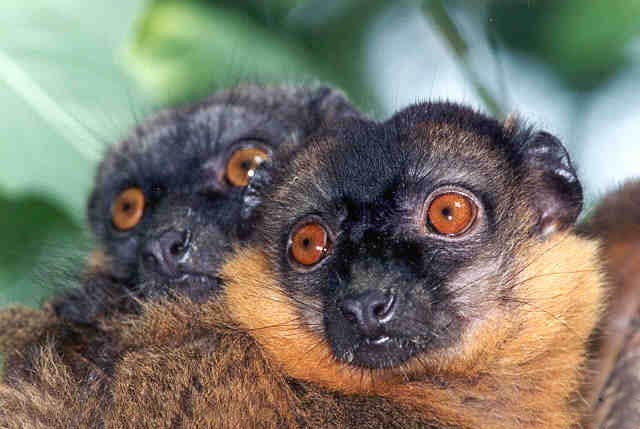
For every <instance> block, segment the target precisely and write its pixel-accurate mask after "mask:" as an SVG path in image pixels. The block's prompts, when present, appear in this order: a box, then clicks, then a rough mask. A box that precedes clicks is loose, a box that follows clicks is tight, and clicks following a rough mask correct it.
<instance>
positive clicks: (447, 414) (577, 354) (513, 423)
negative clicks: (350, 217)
mask: <svg viewBox="0 0 640 429" xmlns="http://www.w3.org/2000/svg"><path fill="white" fill-rule="evenodd" d="M597 253H598V249H597V245H596V243H595V242H591V241H588V240H585V239H581V238H578V237H577V236H575V235H573V234H563V235H557V236H555V237H553V238H552V239H550V240H548V241H546V242H531V243H529V245H527V246H523V247H521V249H520V251H519V255H520V264H521V266H520V269H519V270H518V273H519V275H518V280H517V281H516V285H517V286H516V289H515V292H516V293H515V296H516V297H515V299H514V300H513V301H514V302H505V303H504V305H503V306H502V307H501V309H500V310H499V311H497V312H496V313H495V314H493V315H492V317H490V318H489V320H490V321H489V322H487V323H485V324H484V325H483V326H475V327H473V328H472V329H470V330H469V332H468V333H467V335H466V337H465V339H464V340H463V341H462V344H461V345H460V346H459V347H457V348H456V349H455V350H452V351H451V352H450V353H446V354H441V355H434V356H424V357H417V358H414V359H413V360H412V361H409V363H407V364H405V365H403V366H402V367H399V368H396V369H390V370H374V371H367V370H360V369H358V368H354V367H350V366H347V365H345V364H343V363H339V362H337V361H336V360H335V359H333V358H332V357H331V353H330V350H329V348H328V346H327V345H326V343H325V342H324V341H323V339H322V338H320V337H318V336H317V334H315V333H313V332H311V331H310V330H308V329H306V328H305V327H303V326H300V324H299V323H298V321H299V316H298V315H297V314H296V313H295V310H293V309H294V308H296V307H295V305H294V304H293V303H292V302H291V301H289V298H288V297H287V295H286V294H285V293H284V292H283V291H282V290H281V289H280V288H279V286H278V283H277V281H276V279H275V278H274V274H273V273H272V271H271V269H270V268H269V265H268V262H267V260H266V258H265V255H264V254H263V253H261V252H260V251H258V250H244V251H240V252H238V253H237V255H236V256H235V257H234V258H231V259H230V260H229V261H228V263H227V264H226V265H225V266H224V267H223V269H222V275H223V277H224V278H225V279H226V281H227V282H228V286H227V288H226V292H225V294H226V301H227V305H228V307H229V309H230V311H231V313H232V316H233V318H234V319H235V320H237V321H238V322H239V323H241V325H242V326H243V327H244V328H245V329H246V330H248V331H249V332H250V333H251V335H252V336H253V337H254V338H255V339H256V340H257V342H258V343H259V344H260V345H261V346H262V347H264V349H265V350H266V352H267V353H268V355H269V357H270V358H271V359H272V360H273V362H275V363H277V364H279V365H280V366H281V367H282V369H283V370H284V371H285V372H286V373H287V374H290V375H291V376H293V377H294V378H297V379H300V380H304V381H309V382H312V383H317V384H319V385H320V386H324V387H326V388H329V389H336V390H338V391H341V392H346V393H365V394H376V395H380V396H382V397H386V398H391V399H393V400H398V401H400V402H402V403H404V404H407V405H411V406H413V407H416V408H417V409H419V410H422V412H423V413H424V415H425V416H426V417H428V418H432V419H435V420H437V421H438V422H439V423H441V424H442V425H444V426H447V427H450V426H456V427H463V428H474V429H480V428H493V429H499V428H504V429H507V428H510V429H512V428H567V427H570V426H571V425H572V424H574V423H576V421H577V419H578V415H577V409H578V408H579V407H576V405H575V404H574V403H572V402H574V401H575V399H576V398H575V396H574V395H575V393H576V391H577V387H578V384H579V381H580V377H581V368H582V366H583V362H584V357H585V356H584V354H585V353H584V351H585V345H586V340H587V338H588V336H589V334H590V332H591V331H592V329H593V327H594V325H595V323H596V321H597V318H598V315H599V310H600V308H599V303H600V301H601V298H602V290H601V285H602V283H603V281H602V276H601V274H600V271H599V265H598V259H599V258H598V256H597ZM256 309H259V311H256Z"/></svg>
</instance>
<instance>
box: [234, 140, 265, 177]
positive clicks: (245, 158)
mask: <svg viewBox="0 0 640 429" xmlns="http://www.w3.org/2000/svg"><path fill="white" fill-rule="evenodd" d="M267 158H268V154H267V152H266V151H264V150H262V149H259V148H255V147H249V148H244V149H238V150H237V151H235V152H233V154H232V155H231V157H229V161H227V167H226V176H227V181H229V183H230V184H231V185H233V186H247V185H248V184H249V179H250V178H251V176H253V172H254V170H255V169H256V168H257V167H258V166H259V165H260V164H261V163H262V162H264V161H266V159H267Z"/></svg>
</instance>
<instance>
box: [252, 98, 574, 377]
mask: <svg viewBox="0 0 640 429" xmlns="http://www.w3.org/2000/svg"><path fill="white" fill-rule="evenodd" d="M441 196H444V197H445V198H443V199H438V198H439V197H441ZM450 197H454V198H455V199H456V200H455V202H454V203H446V201H447V198H450ZM436 201H440V202H442V201H445V204H444V205H443V206H439V205H438V204H436ZM581 205H582V191H581V187H580V184H579V182H578V180H577V178H576V174H575V171H574V169H573V167H572V165H571V162H570V161H569V158H568V155H567V152H566V151H565V149H564V148H563V147H562V145H561V144H560V143H559V141H558V140H557V139H556V138H555V137H553V136H552V135H550V134H548V133H544V132H534V131H532V130H531V129H530V128H528V127H523V126H521V125H519V124H518V123H517V122H514V121H512V120H510V121H508V122H507V123H506V124H503V123H500V122H498V121H496V120H494V119H491V118H489V117H486V116H484V115H482V114H479V113H477V112H475V111H473V110H471V109H469V108H466V107H463V106H460V105H456V104H451V103H422V104H417V105H414V106H411V107H409V108H407V109H404V110H402V111H400V112H399V113H397V114H396V115H394V116H393V117H392V118H390V119H389V120H387V121H385V122H381V123H376V122H373V121H368V120H365V119H361V118H354V119H349V120H344V121H341V122H340V123H338V124H336V125H335V126H333V127H330V128H328V129H326V130H324V131H323V132H322V133H320V134H318V135H316V136H315V137H314V138H313V139H312V141H310V142H309V143H308V144H307V145H305V146H304V147H303V149H301V150H300V151H298V152H297V153H295V154H285V155H282V157H276V158H275V159H273V161H272V162H271V163H269V164H264V165H263V166H262V167H261V168H259V170H258V172H257V174H256V175H255V176H254V180H253V181H252V183H251V185H250V188H249V189H248V192H247V197H246V204H245V207H246V208H247V209H246V210H245V213H244V214H245V216H248V217H251V218H252V219H253V223H254V226H255V231H256V237H255V238H254V239H253V245H255V247H256V248H259V249H265V251H266V252H267V256H268V259H269V260H270V261H273V269H274V271H275V274H276V277H277V279H278V281H279V282H280V283H281V285H282V288H283V289H284V290H285V291H286V293H287V294H288V295H290V296H292V297H293V302H295V303H298V304H299V307H298V309H297V310H298V312H299V313H300V316H301V319H302V320H303V323H305V324H307V325H308V326H309V327H311V329H313V330H314V331H318V330H320V331H321V332H320V333H321V335H322V336H323V337H324V338H325V339H326V341H327V342H328V344H329V345H330V346H331V349H332V351H333V353H334V356H335V358H336V359H338V360H341V361H344V362H348V363H351V364H353V365H356V366H361V367H368V368H384V367H393V366H396V365H399V364H401V363H402V362H405V361H407V360H408V359H409V358H410V357H412V356H415V355H417V354H420V355H426V356H428V355H429V354H430V353H441V352H443V351H444V350H452V348H453V347H454V346H455V345H456V342H457V341H458V340H459V339H460V337H461V335H463V334H464V333H465V332H466V331H467V330H468V329H470V327H471V326H472V325H473V323H474V322H475V321H480V320H482V318H483V317H488V316H487V315H489V314H491V309H492V308H494V307H495V306H500V305H508V304H507V303H508V302H509V298H510V296H511V291H510V289H511V287H513V284H512V283H513V278H514V277H515V276H514V270H515V269H516V268H515V265H516V264H515V263H514V258H515V252H516V250H517V249H518V248H519V246H521V245H523V244H524V243H526V242H527V241H528V240H531V239H534V240H544V239H545V237H546V236H547V235H549V234H551V233H552V232H553V231H557V230H561V229H564V228H567V227H569V226H571V225H572V223H573V222H574V221H575V219H576V217H577V215H578V213H579V211H580V208H581ZM460 207H469V210H467V211H466V212H464V213H467V215H469V219H471V220H470V221H469V222H467V223H466V224H465V225H466V226H465V227H464V228H462V229H460V230H461V231H462V232H456V233H449V232H447V233H443V232H442V231H443V230H440V231H439V230H438V227H437V225H440V224H439V223H438V219H440V221H441V222H444V223H445V224H446V225H445V226H444V227H445V228H448V227H450V226H451V225H450V224H451V222H450V221H451V220H452V219H454V220H455V219H459V218H460V216H458V215H457V214H456V213H462V212H460V211H456V210H461V209H460ZM469 213H470V214H469ZM454 215H456V216H457V217H454ZM463 218H464V216H463ZM443 219H444V220H443ZM447 222H449V223H447ZM307 225H320V227H321V228H324V230H325V231H326V241H323V239H317V237H318V236H317V232H315V233H308V234H307V235H306V236H305V235H304V234H302V239H301V240H300V241H299V242H298V244H296V238H295V234H294V232H295V231H299V230H300V229H299V228H301V227H304V226H307ZM454 226H455V225H454ZM315 231H318V229H317V228H316V229H315ZM444 231H447V230H446V229H444ZM313 234H316V235H313ZM456 234H457V235H456ZM323 237H324V236H323ZM314 240H316V241H314ZM318 240H319V242H320V245H317V246H316V244H317V241H318ZM296 245H297V246H299V247H301V248H303V251H309V252H311V253H310V254H312V255H314V258H315V257H318V259H319V260H318V262H317V263H312V264H304V263H300V261H301V259H297V260H296V255H295V254H294V253H293V252H294V251H293V250H292V249H294V246H296ZM314 252H315V253H314ZM308 254H309V253H307V254H304V255H308ZM304 255H303V256H304ZM312 259H313V258H312ZM302 261H304V258H303V259H302ZM318 309H321V310H318Z"/></svg>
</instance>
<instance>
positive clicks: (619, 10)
mask: <svg viewBox="0 0 640 429" xmlns="http://www.w3.org/2000/svg"><path fill="white" fill-rule="evenodd" d="M491 3H492V6H491V9H490V13H489V16H490V17H491V22H492V23H495V24H492V27H491V29H492V30H494V31H496V32H497V34H498V35H499V36H500V40H501V41H503V42H504V43H505V44H506V45H507V46H509V47H511V48H514V49H517V50H520V51H523V52H525V53H527V54H530V55H534V56H537V57H538V58H540V59H541V60H542V61H544V62H546V63H548V64H549V65H550V66H551V67H552V68H553V69H554V70H555V71H556V72H557V73H558V74H559V76H560V77H562V78H563V79H565V81H566V82H567V83H568V84H570V85H571V86H572V87H573V88H575V89H577V90H580V91H590V90H593V89H594V88H596V87H597V86H598V85H601V84H602V83H603V82H605V81H606V80H607V79H609V78H611V77H612V76H613V75H614V74H615V73H617V72H619V71H620V70H621V69H622V68H623V67H624V66H625V65H626V63H627V62H628V57H627V55H628V54H627V52H626V50H627V48H628V46H629V43H630V42H631V41H632V40H633V39H634V38H636V37H638V36H640V21H639V20H638V16H639V14H640V2H638V1H629V0H591V1H583V0H566V1H556V2H554V1H548V2H504V1H499V0H493V1H492V2H491Z"/></svg>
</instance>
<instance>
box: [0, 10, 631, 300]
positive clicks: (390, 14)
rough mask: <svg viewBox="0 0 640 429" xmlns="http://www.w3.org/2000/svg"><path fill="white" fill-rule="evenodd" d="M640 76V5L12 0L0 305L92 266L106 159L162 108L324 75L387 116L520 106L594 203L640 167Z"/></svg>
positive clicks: (1, 150) (0, 163)
mask: <svg viewBox="0 0 640 429" xmlns="http://www.w3.org/2000/svg"><path fill="white" fill-rule="evenodd" d="M639 70H640V1H637V0H556V1H535V0H528V1H511V2H505V1H499V0H493V1H489V0H487V1H482V2H480V1H471V0H469V1H466V2H464V1H448V2H443V1H439V0H427V1H422V2H418V1H398V2H390V1H381V0H308V1H296V0H272V1H258V0H226V1H225V0H218V1H205V0H199V1H198V0H155V1H143V0H91V1H86V2H82V1H77V0H30V1H28V2H25V1H19V0H4V1H2V2H1V3H0V100H1V102H0V118H2V119H1V120H0V237H1V238H0V240H1V243H2V245H1V246H0V305H2V304H6V303H10V302H23V303H27V304H30V305H36V304H38V303H39V302H40V301H41V299H42V298H43V297H44V296H45V295H47V294H49V293H50V292H51V289H52V288H54V287H58V286H54V284H55V281H53V279H55V278H56V271H59V270H66V269H68V268H70V269H74V266H75V267H77V266H78V264H81V263H82V255H83V254H84V253H85V252H86V250H87V249H89V248H90V246H91V243H90V239H89V238H87V235H86V234H85V233H84V232H83V231H84V203H85V199H86V197H87V195H88V192H89V190H90V187H91V183H92V175H93V171H94V168H95V166H96V163H97V162H98V161H99V159H100V156H101V154H102V152H103V150H104V147H105V146H106V145H107V144H109V143H110V142H113V141H115V140H117V139H118V138H119V137H121V136H123V135H124V134H125V133H126V131H127V129H128V127H129V126H130V125H131V124H132V123H134V122H135V121H139V120H140V118H141V117H144V116H146V115H148V114H149V113H150V112H153V111H154V110H155V109H157V108H159V107H161V106H165V105H170V104H175V103H182V102H186V101H188V100H193V99H194V98H198V97H202V96H204V95H206V94H207V93H209V92H211V91H213V90H215V89H217V88H221V87H226V86H229V85H233V84H235V83H238V82H242V81H246V80H251V81H261V82H270V81H276V82H281V81H287V82H312V81H315V80H321V81H326V82H330V83H332V84H334V85H336V86H338V87H341V88H343V89H344V90H345V91H346V92H347V93H348V94H349V96H350V97H351V98H352V99H353V100H354V101H355V102H356V103H357V104H358V105H359V106H360V107H361V108H363V109H365V110H366V111H368V112H371V113H372V114H373V115H374V116H379V117H382V116H384V115H386V114H388V113H389V112H391V111H393V110H394V109H395V108H399V107H401V106H403V105H405V104H407V103H409V102H412V101H416V100H418V99H425V98H439V97H447V98H451V99H454V100H457V101H463V102H468V103H471V104H473V105H475V106H477V107H478V108H481V109H484V110H486V111H489V112H491V113H494V114H496V115H499V116H502V115H504V114H505V112H509V111H511V110H513V109H517V110H519V111H520V112H522V113H523V114H524V115H525V116H527V117H531V118H532V120H533V121H534V122H535V123H537V124H540V125H541V126H544V127H545V128H547V129H549V130H551V131H552V132H555V133H557V134H558V135H560V136H561V137H562V138H563V140H564V141H565V142H566V143H567V144H568V145H569V147H570V149H571V150H572V152H573V155H574V157H575V159H576V160H577V161H578V163H579V166H580V169H581V173H582V176H583V178H584V180H585V184H586V186H587V191H588V198H589V201H593V200H594V198H596V197H597V195H598V194H599V193H601V192H602V191H603V190H604V189H605V188H607V187H610V186H611V185H613V184H615V183H616V182H618V181H620V180H622V179H623V178H624V177H627V176H630V175H633V174H638V173H639V172H640V148H639V147H640V144H639V142H638V137H639V136H640V125H639V123H640V103H638V101H637V100H638V97H640V88H639V87H638V85H639V84H640V79H638V78H639V77H640V73H639ZM62 261H68V262H62ZM74 261H75V262H74ZM52 271H53V274H52Z"/></svg>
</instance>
